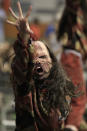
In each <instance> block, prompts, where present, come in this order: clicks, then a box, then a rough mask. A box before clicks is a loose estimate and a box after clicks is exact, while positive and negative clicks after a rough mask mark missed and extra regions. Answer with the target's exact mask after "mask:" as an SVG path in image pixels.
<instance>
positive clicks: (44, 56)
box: [39, 55, 47, 59]
mask: <svg viewBox="0 0 87 131" xmlns="http://www.w3.org/2000/svg"><path fill="white" fill-rule="evenodd" d="M39 58H43V59H44V58H47V56H46V55H43V56H39Z"/></svg>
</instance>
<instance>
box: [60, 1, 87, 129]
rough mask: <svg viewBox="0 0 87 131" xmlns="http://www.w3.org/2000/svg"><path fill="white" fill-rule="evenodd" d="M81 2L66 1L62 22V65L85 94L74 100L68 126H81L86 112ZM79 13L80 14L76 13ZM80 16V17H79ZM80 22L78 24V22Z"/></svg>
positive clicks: (84, 48) (67, 122)
mask: <svg viewBox="0 0 87 131" xmlns="http://www.w3.org/2000/svg"><path fill="white" fill-rule="evenodd" d="M80 2H81V1H80V0H76V1H75V0H72V1H71V0H66V8H65V10H64V14H63V17H62V19H61V22H60V28H59V31H58V40H59V39H62V38H63V37H64V38H65V39H64V41H63V42H62V43H63V53H62V56H61V63H62V65H63V67H64V69H65V71H66V73H67V75H68V77H69V78H70V79H71V80H72V81H73V83H74V84H75V85H76V86H77V85H79V86H80V88H79V90H80V91H83V92H84V95H83V96H80V97H78V98H73V99H72V111H71V113H70V114H69V116H68V118H67V120H66V126H67V125H71V126H72V125H73V126H76V127H77V128H78V127H79V126H80V123H81V120H82V118H83V113H84V111H85V103H86V95H85V94H86V93H85V92H86V91H85V83H84V77H83V67H82V59H83V58H85V56H86V54H87V53H86V52H87V51H86V47H87V40H86V37H85V35H84V25H82V24H83V14H82V13H83V12H82V9H81V6H80V4H81V3H80ZM75 11H76V13H77V12H78V11H79V12H78V13H79V14H76V13H75ZM77 15H78V16H77ZM77 21H78V22H77ZM69 25H70V26H69Z"/></svg>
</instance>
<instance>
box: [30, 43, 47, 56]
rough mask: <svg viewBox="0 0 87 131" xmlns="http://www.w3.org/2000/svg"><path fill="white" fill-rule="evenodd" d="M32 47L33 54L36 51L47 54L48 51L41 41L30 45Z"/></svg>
mask: <svg viewBox="0 0 87 131" xmlns="http://www.w3.org/2000/svg"><path fill="white" fill-rule="evenodd" d="M32 45H33V46H34V49H35V52H36V51H42V52H47V53H48V49H47V47H46V45H45V44H44V43H43V42H41V41H35V42H33V43H32Z"/></svg>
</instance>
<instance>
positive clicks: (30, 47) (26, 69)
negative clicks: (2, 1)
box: [7, 2, 80, 131]
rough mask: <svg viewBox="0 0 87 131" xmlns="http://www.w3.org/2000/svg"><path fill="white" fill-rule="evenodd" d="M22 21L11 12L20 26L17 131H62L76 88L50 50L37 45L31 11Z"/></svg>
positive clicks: (16, 69)
mask: <svg viewBox="0 0 87 131" xmlns="http://www.w3.org/2000/svg"><path fill="white" fill-rule="evenodd" d="M17 5H18V9H19V17H17V16H16V15H15V13H14V12H13V10H12V9H11V8H9V10H10V12H11V14H12V16H13V17H14V18H15V19H16V22H11V21H9V20H8V21H7V22H8V23H9V24H12V25H14V26H16V28H17V29H18V32H19V33H18V37H17V40H16V42H15V43H14V51H15V57H14V58H13V61H12V66H11V67H12V75H11V80H12V84H13V90H14V95H15V112H16V131H54V130H55V131H60V130H61V127H62V126H63V122H64V120H65V119H66V117H67V115H68V114H69V112H70V103H71V98H72V97H74V96H77V95H79V94H80V93H79V92H78V93H77V95H75V93H74V92H75V90H74V89H76V88H74V85H73V84H72V82H71V81H70V80H69V79H68V78H67V76H66V75H65V73H64V71H63V69H62V68H61V66H60V65H59V63H57V60H56V58H55V56H54V55H53V53H52V52H51V51H50V49H49V48H48V47H47V46H46V45H45V44H44V43H43V42H41V41H37V39H36V37H35V35H34V34H33V32H32V31H31V29H30V26H29V24H28V16H29V15H30V9H31V8H29V11H28V13H27V15H26V16H25V17H23V14H22V10H21V6H20V3H19V2H18V3H17Z"/></svg>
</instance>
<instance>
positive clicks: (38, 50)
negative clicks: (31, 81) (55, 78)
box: [32, 41, 52, 79]
mask: <svg viewBox="0 0 87 131" xmlns="http://www.w3.org/2000/svg"><path fill="white" fill-rule="evenodd" d="M32 45H33V47H34V54H33V62H34V64H35V66H34V73H35V74H36V76H37V78H39V79H43V78H46V77H48V75H49V73H50V69H51V67H52V59H51V57H50V54H49V51H48V49H47V47H46V46H45V44H44V43H43V42H41V41H35V42H32Z"/></svg>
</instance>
